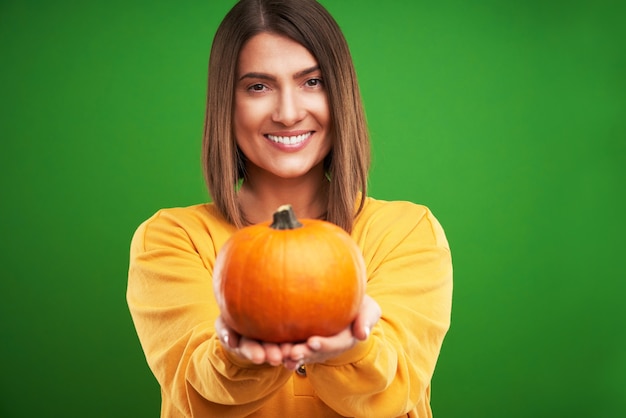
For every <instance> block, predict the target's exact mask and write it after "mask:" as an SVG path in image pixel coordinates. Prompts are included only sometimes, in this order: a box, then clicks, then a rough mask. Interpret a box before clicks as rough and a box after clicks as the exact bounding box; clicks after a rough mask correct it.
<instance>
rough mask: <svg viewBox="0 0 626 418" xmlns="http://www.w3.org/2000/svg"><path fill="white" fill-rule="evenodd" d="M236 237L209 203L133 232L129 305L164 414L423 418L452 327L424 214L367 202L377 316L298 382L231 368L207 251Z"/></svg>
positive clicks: (442, 249)
mask: <svg viewBox="0 0 626 418" xmlns="http://www.w3.org/2000/svg"><path fill="white" fill-rule="evenodd" d="M234 231H235V228H234V227H233V226H232V225H230V224H228V223H227V222H226V221H225V220H224V219H223V218H222V217H221V216H220V214H219V213H218V211H217V209H216V208H215V207H214V206H213V204H204V205H197V206H191V207H187V208H176V209H164V210H161V211H159V212H158V213H156V214H155V215H154V216H152V217H151V218H150V219H148V220H147V221H145V222H144V223H143V224H142V225H141V226H140V227H139V228H138V230H137V231H136V233H135V235H134V237H133V240H132V244H131V252H130V268H129V280H128V292H127V300H128V306H129V308H130V312H131V314H132V318H133V321H134V323H135V327H136V329H137V334H138V336H139V340H140V342H141V345H142V348H143V350H144V353H145V355H146V359H147V362H148V365H149V366H150V369H151V370H152V372H153V373H154V375H155V377H156V379H157V380H158V382H159V384H160V386H161V395H162V405H161V416H162V417H167V418H170V417H219V418H225V417H244V416H252V417H270V418H277V417H288V418H289V417H297V418H307V417H311V418H313V417H315V418H323V417H338V416H348V417H368V418H369V417H371V418H385V417H400V416H402V417H406V416H408V417H422V418H424V417H431V416H432V413H431V408H430V381H431V377H432V375H433V372H434V369H435V364H436V362H437V357H438V355H439V350H440V348H441V344H442V342H443V339H444V336H445V334H446V332H447V330H448V327H449V325H450V312H451V300H452V263H451V257H450V250H449V247H448V242H447V240H446V237H445V235H444V232H443V230H442V228H441V226H440V225H439V223H438V222H437V220H436V219H435V218H434V217H433V215H432V214H431V212H430V211H429V210H428V209H427V208H425V207H424V206H419V205H415V204H413V203H409V202H384V201H380V200H375V199H372V198H368V199H367V203H366V205H365V208H364V210H363V212H362V213H361V214H360V215H359V217H358V218H357V220H356V222H355V225H354V230H353V233H352V236H353V238H354V239H355V240H356V242H357V243H358V245H359V246H360V248H361V249H362V251H363V255H364V258H365V264H366V266H367V272H368V282H367V290H366V292H367V294H368V295H370V296H371V297H373V298H374V299H375V300H376V301H377V302H378V304H379V305H380V307H381V308H382V312H383V315H382V318H381V320H380V321H379V323H378V324H377V325H376V326H375V327H374V328H373V329H372V333H371V336H370V338H369V339H368V340H367V341H364V342H360V343H358V344H357V345H356V346H355V347H354V348H352V349H351V350H349V351H347V352H345V353H343V354H342V355H341V356H339V357H337V358H335V359H333V360H332V361H328V362H327V363H324V364H311V365H307V366H306V376H301V375H299V374H297V373H294V372H290V371H288V370H286V369H285V368H284V367H281V366H279V367H272V366H269V365H260V366H259V365H252V364H246V363H243V362H238V361H237V360H236V359H235V358H234V357H233V356H231V355H230V354H229V353H228V352H226V351H225V350H223V349H222V347H221V345H220V342H219V340H218V339H217V337H216V335H215V332H214V325H213V324H214V321H215V319H216V317H217V316H218V314H219V311H218V308H217V305H216V303H215V299H214V296H213V288H212V279H211V277H212V271H213V264H214V261H215V256H216V253H217V252H218V251H219V249H220V248H221V247H222V245H223V244H224V242H225V241H226V240H227V239H228V238H229V237H230V235H231V234H232V233H233V232H234Z"/></svg>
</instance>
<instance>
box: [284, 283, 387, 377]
mask: <svg viewBox="0 0 626 418" xmlns="http://www.w3.org/2000/svg"><path fill="white" fill-rule="evenodd" d="M381 314H382V312H381V309H380V306H379V305H378V303H376V301H375V300H374V299H372V298H371V297H369V296H368V295H365V297H364V298H363V303H362V304H361V308H360V310H359V313H358V314H357V317H356V319H355V320H354V322H352V324H351V325H350V326H348V327H346V328H345V329H344V330H343V331H341V332H340V333H338V334H336V335H333V336H330V337H320V336H314V337H310V338H309V339H308V340H307V341H306V343H304V344H294V345H293V346H292V347H291V349H290V353H289V356H288V357H287V358H286V359H285V361H284V365H285V367H286V368H288V369H290V370H295V369H297V368H298V367H299V366H300V365H302V364H311V363H322V362H324V361H326V360H330V359H332V358H334V357H337V356H338V355H340V354H342V353H343V352H345V351H347V350H349V349H351V348H352V347H354V345H355V344H356V343H357V341H365V340H366V339H367V338H368V337H369V335H370V332H371V330H372V327H373V326H374V325H376V323H377V322H378V320H379V319H380V316H381Z"/></svg>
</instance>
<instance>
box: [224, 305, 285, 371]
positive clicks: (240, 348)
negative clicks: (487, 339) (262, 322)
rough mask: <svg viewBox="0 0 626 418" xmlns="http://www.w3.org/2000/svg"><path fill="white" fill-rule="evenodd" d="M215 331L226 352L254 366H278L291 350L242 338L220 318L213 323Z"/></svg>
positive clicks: (283, 345)
mask: <svg viewBox="0 0 626 418" xmlns="http://www.w3.org/2000/svg"><path fill="white" fill-rule="evenodd" d="M215 331H216V332H217V335H219V339H220V342H221V343H222V346H223V347H224V348H225V349H226V350H228V351H230V352H231V353H233V354H235V355H236V356H238V357H241V358H242V359H244V360H248V361H251V362H252V363H254V364H263V363H267V364H270V365H272V366H279V365H281V364H283V361H284V358H285V356H286V355H288V354H289V352H290V350H291V344H281V345H279V344H274V343H266V342H261V341H257V340H251V339H250V338H246V337H243V336H241V335H239V334H238V333H237V332H235V330H233V329H232V328H230V327H228V326H227V325H226V324H225V323H224V320H223V319H222V317H221V316H220V317H218V318H217V320H216V321H215Z"/></svg>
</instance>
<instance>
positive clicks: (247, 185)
mask: <svg viewBox="0 0 626 418" xmlns="http://www.w3.org/2000/svg"><path fill="white" fill-rule="evenodd" d="M237 79H238V81H237V84H236V88H235V111H234V123H233V125H234V133H235V138H236V143H237V146H238V147H239V149H240V150H241V153H242V155H244V156H245V159H246V164H245V171H244V179H245V181H244V183H243V187H242V188H241V190H240V192H239V197H240V204H241V208H242V212H243V216H244V218H245V219H246V221H247V222H249V223H258V222H261V221H264V220H266V219H268V218H269V216H270V215H271V213H272V212H273V210H274V209H275V208H277V207H279V206H280V205H281V204H282V203H284V202H286V201H290V202H292V205H295V206H297V207H298V209H297V211H298V212H299V213H300V214H301V215H300V216H302V217H305V218H322V217H324V216H325V213H326V208H327V205H328V202H327V200H328V199H327V194H328V186H327V184H328V180H327V179H326V177H325V174H324V172H325V168H324V158H325V157H326V156H327V155H328V154H329V152H330V149H331V142H332V138H331V133H330V111H329V107H328V99H327V95H326V90H325V89H324V86H323V83H322V75H321V70H320V69H319V66H318V64H317V61H316V60H315V57H313V55H311V53H310V52H309V51H308V50H307V49H306V48H304V47H303V46H302V45H300V44H299V43H297V42H295V41H293V40H291V39H289V38H287V37H285V36H280V35H275V34H271V33H261V34H258V35H256V36H254V37H253V38H252V39H250V40H249V41H248V42H247V43H246V44H245V45H244V47H243V48H242V49H241V52H240V54H239V62H238V65H237ZM265 185H267V186H269V187H264V186H265ZM279 185H280V187H279ZM281 189H282V190H284V192H282V193H277V191H278V190H281ZM246 208H254V210H253V211H251V210H246ZM260 208H264V209H265V210H259V209H260Z"/></svg>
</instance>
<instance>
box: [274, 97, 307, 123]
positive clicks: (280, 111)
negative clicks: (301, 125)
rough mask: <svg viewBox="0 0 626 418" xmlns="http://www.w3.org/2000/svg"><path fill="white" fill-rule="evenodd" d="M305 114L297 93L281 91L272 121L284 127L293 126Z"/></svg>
mask: <svg viewBox="0 0 626 418" xmlns="http://www.w3.org/2000/svg"><path fill="white" fill-rule="evenodd" d="M305 113H306V111H305V109H304V107H303V106H302V103H301V100H300V98H299V97H298V92H297V91H294V90H291V89H287V90H283V91H282V92H281V94H280V96H279V97H278V100H277V103H276V109H274V114H273V115H272V119H273V121H274V122H279V123H281V124H283V125H285V126H293V125H295V124H296V123H298V122H299V121H300V120H302V119H303V118H304V115H305Z"/></svg>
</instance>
